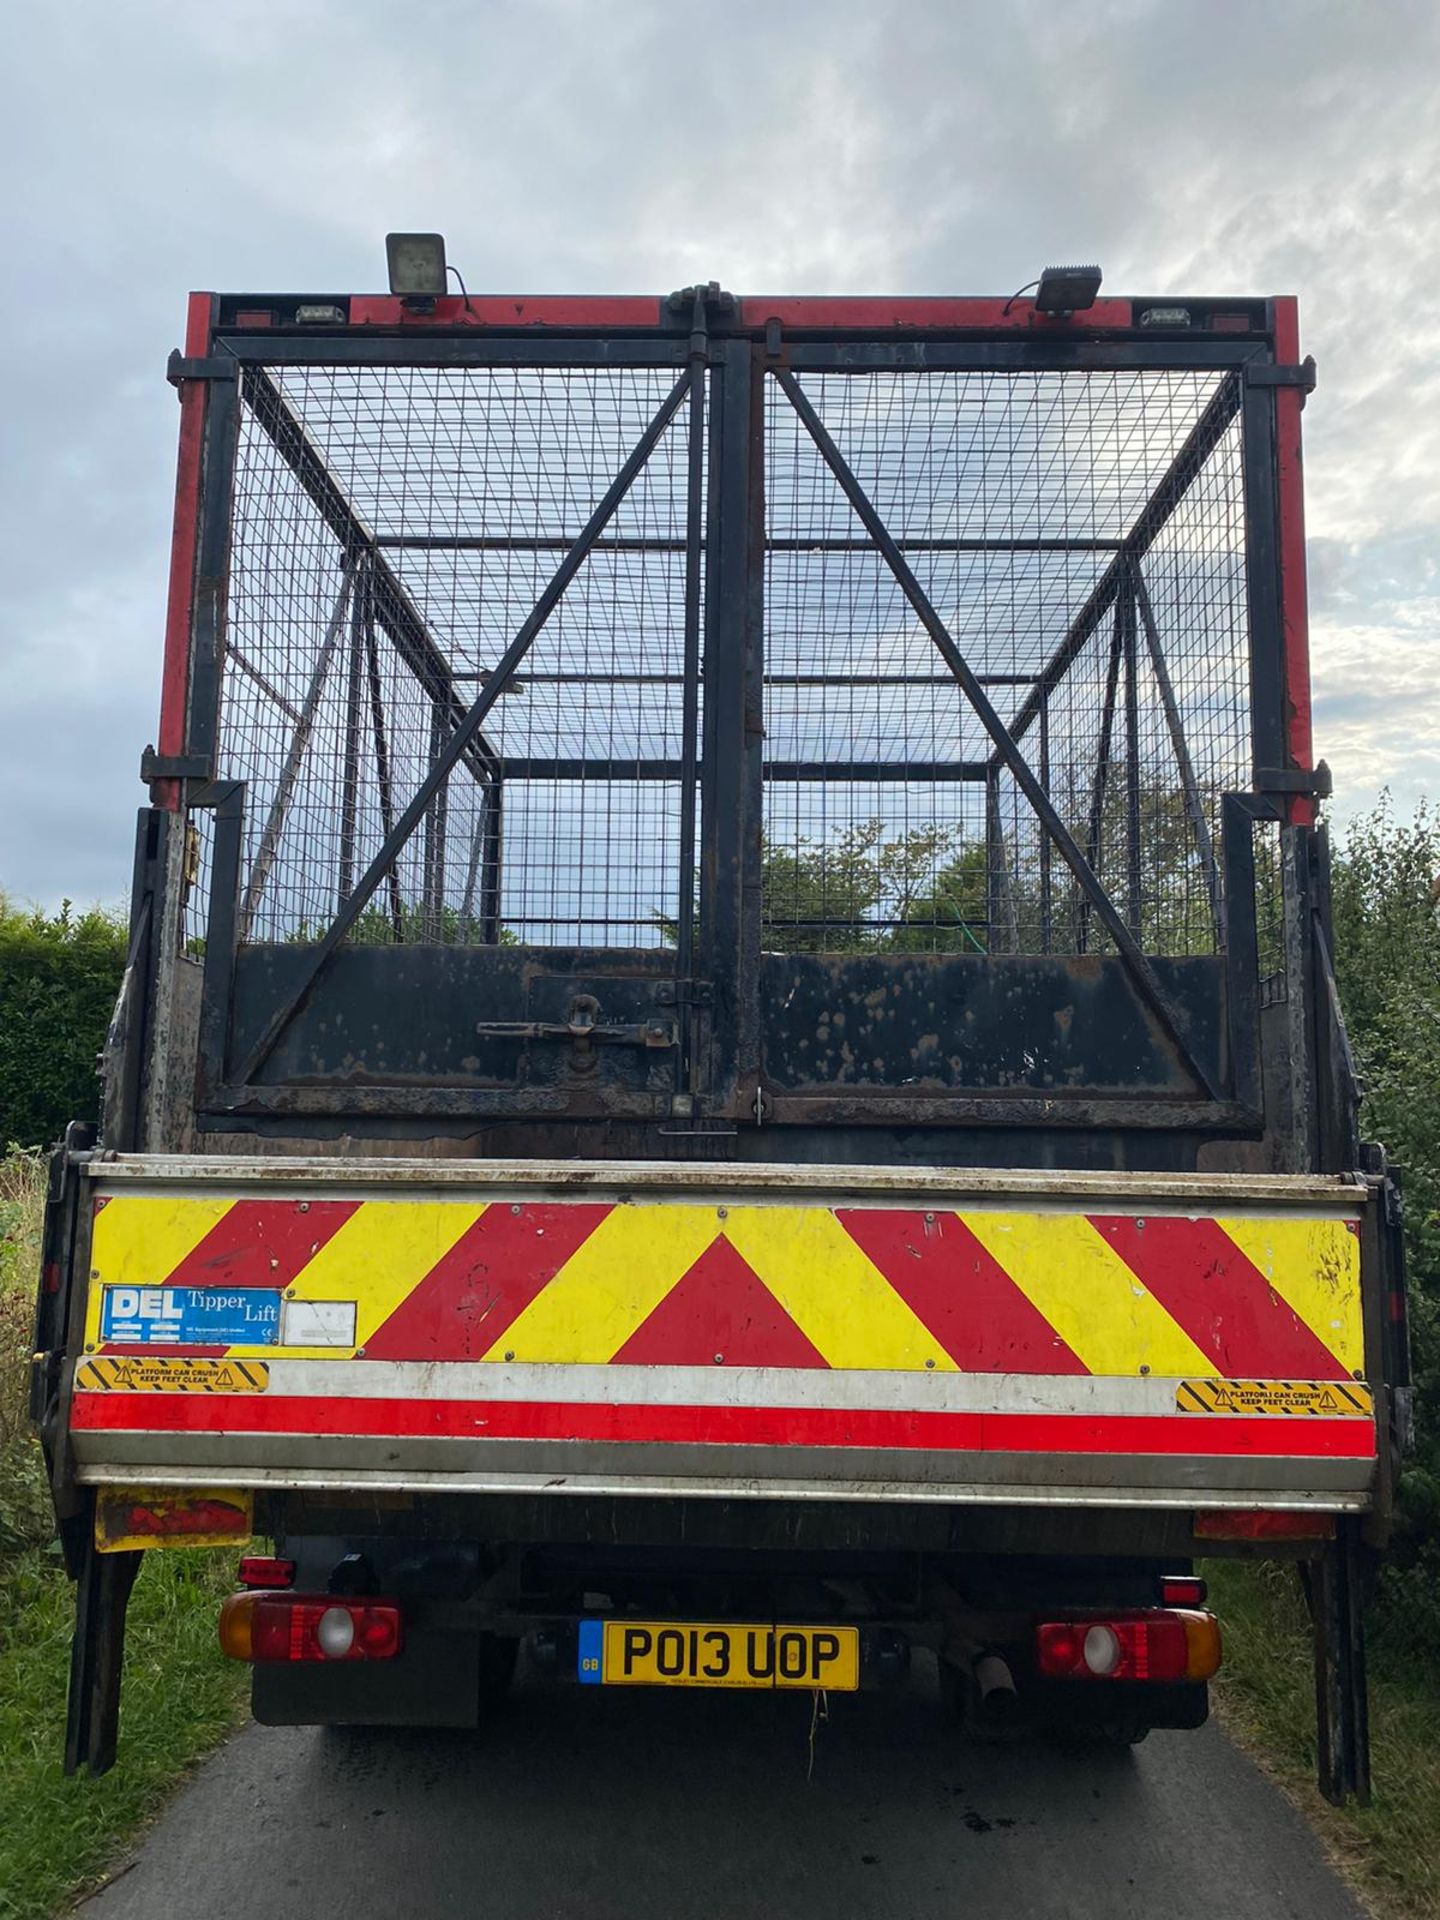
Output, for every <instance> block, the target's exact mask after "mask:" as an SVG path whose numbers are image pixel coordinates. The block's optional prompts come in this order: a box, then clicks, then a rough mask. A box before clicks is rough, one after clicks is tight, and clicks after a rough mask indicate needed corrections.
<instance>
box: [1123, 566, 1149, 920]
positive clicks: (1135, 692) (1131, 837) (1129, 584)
mask: <svg viewBox="0 0 1440 1920" xmlns="http://www.w3.org/2000/svg"><path fill="white" fill-rule="evenodd" d="M1119 614H1120V632H1121V636H1122V644H1123V646H1124V650H1125V900H1126V913H1127V914H1128V916H1129V920H1130V931H1131V932H1132V933H1133V934H1134V935H1135V938H1136V939H1137V940H1141V941H1143V939H1144V937H1145V936H1144V927H1143V925H1142V921H1143V917H1144V904H1145V901H1144V891H1143V887H1142V882H1141V874H1140V681H1139V673H1138V668H1139V664H1140V663H1139V660H1138V659H1137V657H1136V645H1135V594H1134V582H1133V581H1132V579H1131V575H1130V570H1129V568H1128V567H1127V568H1126V570H1125V575H1124V578H1123V580H1122V581H1121V585H1120V602H1119Z"/></svg>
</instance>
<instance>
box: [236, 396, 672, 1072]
mask: <svg viewBox="0 0 1440 1920" xmlns="http://www.w3.org/2000/svg"><path fill="white" fill-rule="evenodd" d="M690 378H691V376H690V370H689V368H688V367H687V368H686V370H685V372H684V373H683V374H681V376H680V378H679V379H678V380H677V381H676V382H675V385H674V386H673V387H672V388H671V390H670V392H669V394H668V395H667V396H666V398H665V400H664V401H663V402H662V403H661V406H660V409H659V411H658V412H657V413H656V415H655V417H654V419H653V420H652V421H651V422H650V424H649V426H648V427H647V428H646V429H645V431H644V433H643V434H642V435H641V437H640V439H639V441H638V442H637V444H636V445H635V447H634V448H633V449H632V450H631V453H630V455H629V458H628V459H627V460H626V462H625V464H624V466H623V467H621V469H620V471H619V473H617V474H616V476H615V478H614V479H613V480H612V481H611V482H610V485H609V487H608V488H607V490H606V493H605V497H604V499H603V500H601V502H600V504H599V506H598V507H596V509H595V511H594V513H592V514H591V516H590V518H589V520H588V521H587V522H586V523H585V526H584V529H583V530H582V532H581V533H580V535H579V537H578V538H577V539H576V541H575V543H574V545H573V546H572V547H571V548H570V551H569V552H568V553H567V554H566V555H565V558H564V559H563V560H562V561H561V562H560V565H559V566H558V567H557V568H556V569H555V571H554V573H553V574H552V575H551V577H550V582H549V584H548V585H547V587H546V588H545V591H544V592H543V593H542V594H541V595H540V598H539V599H538V600H537V601H536V603H535V605H534V607H533V608H532V609H531V611H530V614H529V615H528V617H527V618H526V620H525V622H524V624H523V625H522V626H521V628H520V630H519V632H518V633H517V634H516V635H515V638H514V639H513V640H512V641H511V642H510V645H509V646H508V647H507V648H506V649H505V652H504V654H503V656H502V657H501V659H500V662H499V664H498V666H497V667H496V668H495V671H494V673H492V674H491V676H490V678H489V679H488V680H487V681H486V682H485V685H484V686H483V687H482V688H481V690H480V693H479V695H478V697H477V698H476V700H475V701H474V702H473V704H472V705H471V707H470V709H469V711H468V712H467V713H466V714H465V716H464V718H463V719H462V720H461V721H460V722H459V724H458V725H457V726H456V728H455V731H454V732H453V733H452V734H451V735H450V738H449V739H448V740H447V741H446V743H445V745H444V747H443V748H442V749H441V751H440V752H439V753H438V754H437V755H436V758H435V760H434V763H433V764H432V766H431V768H430V771H429V773H427V774H426V776H425V778H424V779H423V780H422V781H421V783H420V785H419V786H418V787H417V788H416V790H415V792H414V794H413V795H412V796H411V798H410V801H409V803H408V805H407V806H406V808H405V810H404V812H403V813H402V814H401V815H400V817H399V819H398V820H397V821H396V822H395V825H394V826H393V827H392V828H391V830H390V832H389V833H388V834H387V835H386V836H385V841H384V844H383V845H382V846H381V848H380V851H379V852H378V853H377V854H376V855H375V858H374V859H373V860H372V861H371V862H370V865H369V866H368V867H367V868H366V870H365V874H364V877H363V878H362V879H361V881H360V883H359V885H358V886H357V887H356V889H355V891H354V892H353V893H352V894H351V896H350V898H349V899H348V900H347V901H346V902H345V905H344V906H343V907H342V908H341V909H340V911H339V913H337V914H336V916H335V918H334V920H333V921H332V922H331V925H330V928H329V931H328V932H327V933H326V935H325V937H324V939H323V940H321V941H320V942H319V943H318V945H317V946H316V947H315V949H314V951H313V952H312V954H311V956H310V959H309V963H308V965H307V966H306V967H305V970H304V972H303V973H302V974H301V976H300V979H299V981H298V983H297V984H296V986H295V988H294V990H293V991H292V992H291V994H290V997H289V999H288V1000H286V1001H284V1002H283V1003H282V1004H281V1005H280V1006H279V1007H277V1008H276V1010H275V1012H274V1013H273V1014H272V1015H271V1017H270V1019H269V1020H268V1021H267V1022H266V1025H265V1028H264V1031H263V1032H262V1033H261V1035H260V1037H259V1039H258V1040H257V1041H256V1043H255V1045H254V1046H253V1047H252V1049H251V1051H250V1054H249V1057H248V1058H247V1059H246V1061H245V1063H244V1065H243V1067H242V1068H241V1070H240V1075H239V1079H240V1082H241V1084H242V1085H243V1084H246V1083H248V1082H249V1081H250V1080H251V1078H252V1077H253V1076H254V1074H255V1073H256V1072H257V1071H258V1070H259V1068H260V1067H262V1066H263V1065H264V1063H265V1062H266V1061H267V1060H268V1059H269V1057H270V1055H271V1054H272V1053H273V1052H274V1050H275V1046H276V1043H277V1042H278V1040H279V1039H280V1036H281V1034H282V1033H284V1031H285V1029H286V1027H288V1026H289V1024H290V1022H291V1021H292V1020H293V1019H294V1018H295V1016H296V1014H297V1013H298V1012H299V1011H300V1009H301V1007H302V1006H304V1004H305V1002H306V1000H307V999H308V998H309V996H310V994H311V993H312V992H313V991H314V988H315V984H316V982H317V981H318V980H319V978H320V976H321V974H322V973H324V971H325V969H326V968H327V967H328V966H329V964H330V961H331V959H332V958H333V957H334V954H335V950H336V948H337V947H338V946H339V945H340V942H341V941H342V940H343V939H344V938H345V935H346V934H347V933H348V932H349V931H350V929H351V927H353V926H354V924H355V922H356V921H357V920H358V919H359V917H360V915H361V913H362V912H363V911H364V909H365V905H366V902H367V901H368V900H369V899H370V896H371V895H372V894H373V893H374V891H375V889H376V888H377V887H378V886H379V884H380V882H381V881H382V880H383V879H384V878H385V875H386V874H387V873H388V872H389V871H390V869H391V868H392V867H393V865H394V864H395V860H396V858H397V856H398V855H399V853H400V851H401V849H402V848H403V847H404V845H405V843H406V842H407V841H408V840H409V838H410V836H411V834H412V833H414V831H415V829H416V828H417V827H418V826H419V824H420V822H421V821H422V820H423V819H424V817H425V813H426V810H427V809H428V808H429V806H430V803H431V801H432V800H433V799H434V798H435V795H436V794H437V793H438V792H439V791H440V788H441V787H442V786H443V785H444V784H445V782H446V781H447V780H448V779H449V778H450V775H451V773H452V772H453V771H454V770H455V767H456V765H457V764H458V762H459V761H460V759H461V758H462V757H463V755H464V754H465V752H466V751H467V749H468V748H469V746H470V744H471V742H472V741H473V740H475V739H476V737H477V736H478V734H479V732H480V728H481V726H482V725H483V724H484V721H485V716H486V715H487V714H488V713H489V711H490V709H491V708H492V707H493V706H494V705H495V702H496V701H497V700H498V699H499V698H500V696H501V694H502V693H504V691H505V688H506V686H507V684H508V683H509V681H510V679H511V676H512V675H513V674H514V672H515V669H516V667H518V666H519V664H520V662H521V661H522V660H523V659H524V658H525V655H526V654H527V653H528V652H529V650H530V646H531V644H532V642H533V641H534V640H535V638H536V636H537V635H538V634H539V632H540V630H541V628H542V627H543V626H544V625H545V622H546V621H547V620H548V619H549V618H550V615H551V614H552V613H553V612H554V611H555V608H556V606H557V605H558V604H559V602H560V598H561V596H562V595H563V594H564V592H565V589H566V588H567V587H568V586H569V584H570V582H571V581H572V580H573V579H574V577H575V575H576V574H577V573H578V572H579V570H580V568H581V566H582V565H583V563H584V561H585V558H586V555H587V554H588V553H589V551H590V549H591V547H592V546H593V545H594V544H595V541H596V539H597V538H598V536H599V535H600V534H601V533H603V532H604V530H605V528H606V527H607V526H608V525H609V523H610V521H611V519H612V518H613V517H614V514H615V511H616V509H617V508H618V507H619V505H620V502H621V501H622V500H623V499H624V498H625V495H626V494H627V493H628V492H629V491H630V488H631V486H632V485H633V484H634V481H635V478H636V476H637V474H638V473H639V472H640V470H641V468H642V467H643V466H644V465H645V462H646V461H647V460H648V459H649V458H650V455H651V454H652V453H653V452H654V451H655V446H656V443H657V442H658V441H659V439H660V436H661V434H662V433H664V431H665V429H666V427H668V426H669V424H670V422H671V420H672V419H673V418H674V416H675V413H676V410H677V409H678V407H679V405H680V402H681V401H682V400H683V399H684V397H685V395H686V393H687V392H688V391H689V389H690Z"/></svg>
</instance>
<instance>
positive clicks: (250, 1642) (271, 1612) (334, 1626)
mask: <svg viewBox="0 0 1440 1920" xmlns="http://www.w3.org/2000/svg"><path fill="white" fill-rule="evenodd" d="M404 1644H405V1633H404V1622H403V1620H402V1618H401V1613H400V1609H399V1607H397V1606H396V1605H395V1603H394V1602H393V1601H390V1600H351V1599H345V1598H341V1597H339V1596H336V1595H333V1594H279V1593H232V1594H231V1596H230V1598H229V1599H228V1600H227V1601H226V1602H225V1604H224V1606H223V1607H222V1608H221V1609H220V1645H221V1648H222V1649H223V1651H224V1652H225V1653H227V1654H229V1656H230V1658H231V1659H232V1660H250V1661H257V1660H301V1661H318V1660H330V1661H334V1660H393V1659H394V1658H395V1656H396V1655H397V1654H398V1653H399V1652H400V1651H401V1650H402V1648H403V1647H404Z"/></svg>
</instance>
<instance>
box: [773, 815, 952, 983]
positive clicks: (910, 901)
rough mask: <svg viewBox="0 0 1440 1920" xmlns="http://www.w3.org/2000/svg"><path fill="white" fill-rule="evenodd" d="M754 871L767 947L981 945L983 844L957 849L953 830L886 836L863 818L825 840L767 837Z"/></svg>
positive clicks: (896, 949) (942, 948)
mask: <svg viewBox="0 0 1440 1920" xmlns="http://www.w3.org/2000/svg"><path fill="white" fill-rule="evenodd" d="M761 871H762V878H763V895H762V897H763V900H764V916H765V946H766V947H767V949H768V950H769V951H770V952H772V953H885V952H891V953H902V952H903V953H922V952H923V953H931V952H955V951H958V950H959V949H960V948H961V947H963V946H966V945H969V946H970V947H971V948H972V949H974V950H978V951H980V952H983V951H984V936H983V931H982V932H979V933H977V932H976V926H977V925H978V926H979V927H980V928H981V929H983V927H984V924H985V849H984V848H983V847H976V846H968V847H967V846H965V845H964V844H963V843H962V844H960V845H959V846H958V848H957V846H956V836H955V834H954V831H953V829H951V828H947V827H941V826H937V825H935V824H934V823H931V824H929V825H927V826H921V827H912V828H909V829H908V830H906V831H904V832H902V833H897V834H892V835H889V836H887V834H886V832H885V827H884V823H883V822H882V821H880V820H864V821H860V822H858V823H857V824H855V825H853V826H850V827H848V828H846V830H845V831H844V832H843V833H841V834H838V835H837V836H836V837H835V838H834V839H833V840H830V841H825V842H817V841H813V840H807V839H797V840H795V841H794V842H792V843H790V844H788V845H775V844H767V845H766V847H765V849H764V854H763V858H762V869H761ZM893 922H899V923H901V924H899V925H894V924H889V923H893Z"/></svg>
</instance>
